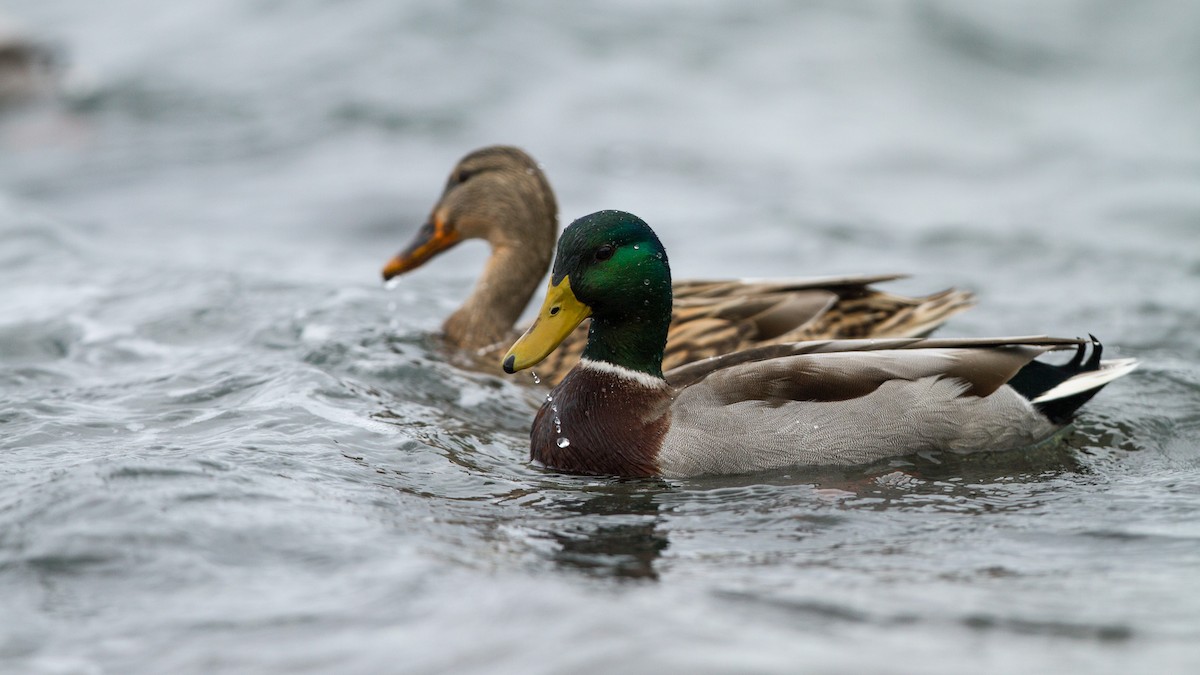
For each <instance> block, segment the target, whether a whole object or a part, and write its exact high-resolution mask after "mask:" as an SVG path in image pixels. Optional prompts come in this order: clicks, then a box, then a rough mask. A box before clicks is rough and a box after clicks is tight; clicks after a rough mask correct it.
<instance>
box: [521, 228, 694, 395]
mask: <svg viewBox="0 0 1200 675" xmlns="http://www.w3.org/2000/svg"><path fill="white" fill-rule="evenodd" d="M589 316H590V317H592V326H591V329H590V331H589V333H588V346H587V348H586V349H585V350H584V353H583V357H584V358H586V359H591V360H593V361H607V362H609V363H612V364H613V365H617V366H622V367H625V368H631V369H633V370H638V371H641V372H645V373H649V374H651V375H656V376H661V375H662V355H663V348H664V347H665V346H666V342H667V326H668V325H669V324H670V321H671V270H670V267H669V265H668V263H667V253H666V251H665V250H663V246H662V243H661V242H660V241H659V240H658V236H657V235H655V234H654V231H653V230H651V229H650V226H649V225H647V224H646V223H645V222H644V221H643V220H642V219H641V218H638V217H637V216H635V215H633V214H631V213H625V212H623V211H598V212H596V213H593V214H591V215H588V216H584V217H583V218H580V219H579V220H576V221H575V222H573V223H571V224H570V226H568V227H567V228H566V229H565V230H563V233H562V237H560V238H559V240H558V253H557V255H556V257H555V259H554V268H553V270H552V272H551V275H550V286H549V288H548V289H547V292H546V300H545V302H544V303H543V304H542V308H541V310H539V312H538V315H537V318H536V319H535V320H534V323H533V325H532V326H530V328H529V330H528V331H526V333H525V335H524V336H522V337H521V339H520V340H518V341H517V343H516V344H514V345H513V347H512V349H510V350H509V352H508V354H507V355H505V357H504V370H505V371H506V372H509V373H513V372H516V371H518V370H522V369H524V368H528V367H530V366H533V365H536V364H537V363H538V362H539V361H541V360H542V359H544V358H545V357H546V356H547V355H548V354H549V353H550V352H552V351H554V348H555V347H557V346H558V345H559V343H561V342H562V341H563V340H564V339H565V338H566V337H567V335H570V333H571V331H573V330H575V327H576V326H578V325H579V324H580V322H582V321H583V320H584V319H586V318H588V317H589Z"/></svg>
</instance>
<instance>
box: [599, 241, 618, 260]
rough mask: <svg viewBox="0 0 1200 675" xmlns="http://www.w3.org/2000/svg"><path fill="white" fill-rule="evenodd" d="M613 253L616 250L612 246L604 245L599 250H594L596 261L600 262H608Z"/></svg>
mask: <svg viewBox="0 0 1200 675" xmlns="http://www.w3.org/2000/svg"><path fill="white" fill-rule="evenodd" d="M615 251H616V249H615V248H613V247H612V245H610V244H605V245H603V246H601V247H600V248H598V249H596V260H600V261H604V260H608V259H609V258H611V257H613V253H614V252H615Z"/></svg>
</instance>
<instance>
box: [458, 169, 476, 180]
mask: <svg viewBox="0 0 1200 675" xmlns="http://www.w3.org/2000/svg"><path fill="white" fill-rule="evenodd" d="M474 175H475V174H474V172H471V171H467V170H466V169H462V170H461V171H459V172H458V175H457V176H455V177H454V180H455V182H457V183H465V182H467V179H468V178H470V177H471V176H474Z"/></svg>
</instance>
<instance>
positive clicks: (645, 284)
mask: <svg viewBox="0 0 1200 675" xmlns="http://www.w3.org/2000/svg"><path fill="white" fill-rule="evenodd" d="M642 285H643V286H649V285H650V280H649V279H642Z"/></svg>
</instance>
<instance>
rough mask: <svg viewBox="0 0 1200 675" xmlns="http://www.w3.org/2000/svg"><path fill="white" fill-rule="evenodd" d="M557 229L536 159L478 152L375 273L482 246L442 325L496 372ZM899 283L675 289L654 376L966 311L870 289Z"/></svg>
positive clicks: (574, 340) (965, 302)
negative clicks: (486, 250) (480, 261)
mask: <svg viewBox="0 0 1200 675" xmlns="http://www.w3.org/2000/svg"><path fill="white" fill-rule="evenodd" d="M556 231H557V205H556V203H555V200H554V195H553V193H552V191H551V189H550V185H549V183H548V181H547V180H546V177H545V175H544V174H543V173H542V171H541V169H539V168H538V166H537V164H536V162H534V161H533V159H532V158H530V157H529V156H528V155H527V154H525V153H524V152H522V151H521V150H519V149H517V148H513V147H506V146H491V147H487V148H482V149H480V150H476V151H474V152H472V153H470V154H468V155H467V156H466V157H464V158H463V159H462V160H461V161H460V162H459V164H458V165H457V166H456V167H455V168H454V171H452V172H451V174H450V178H449V179H448V180H447V183H446V188H445V190H444V191H443V193H442V196H441V198H440V199H439V200H438V203H437V204H436V205H435V206H434V208H433V210H432V212H431V214H430V217H429V221H428V222H427V223H426V225H425V227H424V228H422V230H421V231H419V232H418V234H417V236H416V238H415V239H414V240H413V242H412V244H410V246H409V247H408V248H407V249H406V250H405V251H403V252H402V253H400V254H399V255H397V256H396V257H395V258H393V259H392V260H391V261H390V262H389V263H388V265H387V267H386V268H385V269H384V277H385V278H389V279H390V278H393V277H395V276H397V275H400V274H404V273H406V272H408V271H410V270H412V269H414V268H416V267H418V266H420V265H421V264H423V263H424V262H426V261H427V260H429V259H430V258H432V257H434V256H436V255H437V254H438V253H440V252H441V251H443V250H446V249H447V248H449V247H451V246H453V245H455V244H456V243H458V242H460V241H462V240H464V239H470V238H479V239H485V240H486V241H488V243H489V244H490V245H491V247H492V257H491V258H490V259H489V260H488V263H487V266H486V267H485V269H484V272H483V274H482V275H481V276H480V278H479V281H478V282H477V283H476V285H475V289H474V291H473V292H472V293H471V295H470V297H469V298H468V299H467V300H466V302H464V303H463V306H462V307H460V308H459V309H458V310H457V311H456V312H454V314H452V315H451V316H450V317H449V318H448V319H447V320H446V322H445V324H444V325H443V327H442V329H443V333H444V336H445V338H446V340H447V341H448V342H449V343H450V344H451V345H452V346H454V347H457V348H460V349H463V350H466V353H467V355H468V357H469V358H470V359H471V361H470V363H471V364H472V365H477V366H478V367H480V368H483V369H486V370H495V369H496V366H495V364H496V363H497V361H498V359H497V357H498V356H499V355H500V354H501V353H503V350H505V349H507V347H508V345H509V344H511V343H512V341H513V340H514V339H516V337H517V336H518V335H519V334H520V333H519V331H516V330H514V328H513V325H514V323H515V322H516V320H517V318H518V317H519V316H520V314H521V312H522V310H523V309H524V308H525V306H526V305H527V304H528V303H529V300H530V298H531V297H533V294H534V292H535V290H536V287H537V286H538V284H539V283H540V282H541V279H542V278H543V277H544V276H545V274H546V270H547V269H548V268H549V266H550V260H551V256H552V253H553V248H554V244H555V239H556ZM902 276H903V275H876V276H856V277H841V278H833V279H809V280H789V279H785V280H726V281H679V282H676V283H675V284H674V298H675V300H674V302H675V305H674V311H673V312H672V317H671V326H670V332H669V335H668V339H667V348H666V355H665V358H664V361H663V369H664V370H666V369H670V368H674V367H676V366H680V365H684V364H686V363H691V362H693V361H697V360H700V359H705V358H709V357H712V356H717V355H719V354H726V353H729V352H733V351H738V350H742V349H747V348H750V347H755V346H759V345H763V344H772V343H780V342H794V341H797V340H808V339H827V338H856V337H909V336H921V335H927V334H928V333H930V332H932V331H933V330H934V329H936V328H937V327H938V326H940V325H941V324H942V323H943V322H945V321H946V320H947V319H948V318H950V317H951V316H953V315H955V314H957V313H959V312H961V311H963V310H965V309H967V308H969V307H971V306H972V305H973V304H974V300H973V297H972V295H971V294H970V293H968V292H966V291H960V290H954V289H950V290H946V291H942V292H940V293H935V294H933V295H929V296H924V297H916V298H910V297H904V296H900V295H894V294H891V293H886V292H883V291H878V290H875V289H874V288H872V287H871V284H875V283H880V282H884V281H891V280H894V279H898V278H901V277H902ZM586 342H587V324H586V323H585V324H584V325H583V326H581V327H580V328H579V329H578V330H576V331H575V332H574V333H573V334H572V335H570V336H569V337H568V338H567V339H566V340H565V341H564V342H563V343H562V345H561V346H560V347H559V348H558V349H557V350H556V351H555V352H554V353H553V354H552V355H551V356H550V357H549V358H547V359H546V360H545V361H544V362H543V363H542V364H541V365H539V366H538V369H537V372H538V375H539V376H540V377H541V379H542V380H543V381H544V382H546V383H547V384H550V385H553V384H555V383H557V382H559V381H561V380H562V378H563V377H564V376H565V375H566V374H567V372H568V371H570V369H571V368H572V366H574V365H575V364H576V363H577V362H578V360H579V355H580V354H581V353H582V351H583V347H584V345H585V344H586Z"/></svg>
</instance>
